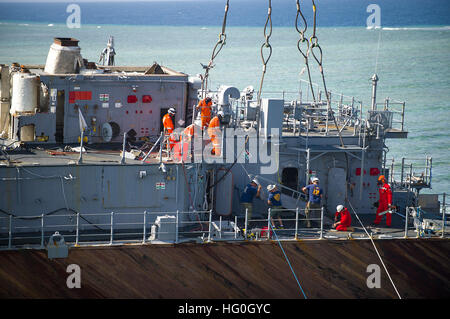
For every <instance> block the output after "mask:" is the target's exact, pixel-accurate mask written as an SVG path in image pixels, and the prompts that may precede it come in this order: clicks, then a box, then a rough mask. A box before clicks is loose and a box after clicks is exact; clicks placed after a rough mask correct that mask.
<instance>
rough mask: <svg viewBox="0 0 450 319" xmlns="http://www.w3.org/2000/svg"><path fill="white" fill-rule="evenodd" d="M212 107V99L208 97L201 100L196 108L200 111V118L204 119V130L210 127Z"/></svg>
mask: <svg viewBox="0 0 450 319" xmlns="http://www.w3.org/2000/svg"><path fill="white" fill-rule="evenodd" d="M211 105H212V101H211V98H210V97H207V98H204V99H203V100H201V101H200V102H199V103H198V105H197V107H196V109H197V110H200V116H201V119H202V129H204V128H205V127H208V125H209V122H210V121H211Z"/></svg>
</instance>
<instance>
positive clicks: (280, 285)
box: [0, 239, 450, 299]
mask: <svg viewBox="0 0 450 319" xmlns="http://www.w3.org/2000/svg"><path fill="white" fill-rule="evenodd" d="M375 243H376V245H377V247H378V249H379V252H380V254H381V256H382V258H383V260H384V262H385V264H386V267H387V268H388V270H389V272H390V275H391V277H392V279H393V281H394V283H395V284H396V286H397V289H398V291H399V293H400V294H401V296H402V297H403V298H447V297H448V296H450V294H449V293H450V279H449V278H450V271H449V266H448V265H450V258H449V256H450V241H449V240H440V239H435V240H432V239H428V240H417V239H414V240H377V241H375ZM282 246H283V248H284V250H285V252H286V255H287V256H288V258H289V260H290V263H291V265H292V267H293V269H294V271H295V273H296V275H297V277H298V279H299V281H300V283H301V285H302V287H303V289H304V291H305V293H306V295H307V297H308V298H397V295H396V293H395V291H394V289H393V287H392V285H391V283H390V281H389V279H388V277H387V275H386V273H385V271H384V269H383V267H382V265H381V264H380V261H379V259H378V257H377V255H376V253H375V251H374V249H373V247H372V245H371V243H370V241H367V240H347V241H298V242H282ZM69 264H77V265H79V266H80V268H81V288H79V289H77V288H73V289H69V288H67V286H66V279H67V277H68V276H69V273H67V272H66V268H67V266H68V265H69ZM369 264H378V265H379V266H380V267H381V288H379V289H377V288H374V289H369V288H368V287H367V285H366V279H367V277H368V276H369V273H367V272H366V270H367V265H369ZM0 287H1V289H0V297H1V298H202V299H205V298H271V299H276V298H303V295H302V294H301V291H300V288H299V287H298V285H297V282H296V280H295V278H294V276H293V275H292V272H291V270H290V268H289V266H288V264H287V262H286V260H285V258H284V255H283V253H282V251H281V249H280V247H279V246H278V243H276V242H263V243H254V242H246V243H216V244H202V245H200V244H179V245H176V246H175V245H157V246H156V245H144V246H142V245H139V246H115V247H84V248H71V249H70V251H69V257H68V258H66V259H54V260H49V259H48V258H47V252H46V251H45V250H41V251H38V250H21V251H2V252H0Z"/></svg>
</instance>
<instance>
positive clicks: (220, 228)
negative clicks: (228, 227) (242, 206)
mask: <svg viewBox="0 0 450 319" xmlns="http://www.w3.org/2000/svg"><path fill="white" fill-rule="evenodd" d="M219 238H220V239H222V216H220V217H219Z"/></svg>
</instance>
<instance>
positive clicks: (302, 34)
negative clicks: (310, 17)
mask: <svg viewBox="0 0 450 319" xmlns="http://www.w3.org/2000/svg"><path fill="white" fill-rule="evenodd" d="M299 16H300V17H301V18H302V20H303V24H304V25H305V26H304V28H303V30H300V29H299V23H298V21H299V19H298V18H299ZM295 29H296V30H297V32H298V33H299V34H300V39H299V40H298V42H297V49H298V51H299V52H300V53H301V54H302V55H303V57H304V59H305V65H306V69H307V71H308V80H309V85H310V88H311V94H312V97H313V101H314V103H315V102H316V96H315V94H314V89H313V85H312V80H311V70H310V68H309V63H308V56H309V41H308V38H307V37H305V33H306V30H307V29H308V24H307V22H306V19H305V16H304V15H303V13H302V10H301V8H300V2H299V0H297V15H296V17H295ZM304 42H306V54H305V53H304V52H303V51H302V49H301V48H300V45H301V43H304Z"/></svg>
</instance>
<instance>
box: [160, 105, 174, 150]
mask: <svg viewBox="0 0 450 319" xmlns="http://www.w3.org/2000/svg"><path fill="white" fill-rule="evenodd" d="M176 113H177V110H175V109H174V108H173V107H171V108H170V109H169V110H168V111H167V114H166V115H164V116H163V119H162V123H163V127H164V135H165V136H168V137H169V138H168V143H167V145H168V149H169V148H170V149H172V148H173V146H174V145H175V143H176V139H175V137H173V136H172V133H173V130H174V129H175V125H174V123H175V114H176Z"/></svg>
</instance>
